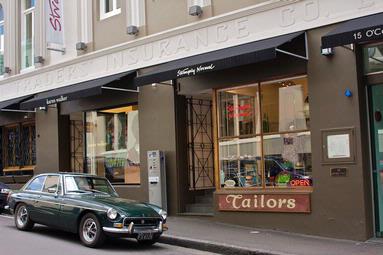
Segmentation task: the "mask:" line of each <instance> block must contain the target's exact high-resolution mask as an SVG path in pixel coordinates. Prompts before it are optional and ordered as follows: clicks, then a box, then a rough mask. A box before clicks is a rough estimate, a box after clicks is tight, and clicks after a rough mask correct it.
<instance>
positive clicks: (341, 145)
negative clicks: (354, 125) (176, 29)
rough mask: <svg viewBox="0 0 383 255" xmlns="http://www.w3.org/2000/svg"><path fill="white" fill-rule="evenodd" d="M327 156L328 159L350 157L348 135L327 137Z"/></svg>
mask: <svg viewBox="0 0 383 255" xmlns="http://www.w3.org/2000/svg"><path fill="white" fill-rule="evenodd" d="M327 154H328V155H327V157H328V158H329V159H337V158H349V157H351V150H350V135H349V134H340V135H329V136H327Z"/></svg>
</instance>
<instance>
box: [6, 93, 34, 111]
mask: <svg viewBox="0 0 383 255" xmlns="http://www.w3.org/2000/svg"><path fill="white" fill-rule="evenodd" d="M32 97H33V95H29V96H23V97H18V98H13V99H10V100H6V101H3V102H0V110H1V111H2V112H25V111H23V110H20V104H21V103H22V102H24V101H26V100H29V99H31V98H32Z"/></svg>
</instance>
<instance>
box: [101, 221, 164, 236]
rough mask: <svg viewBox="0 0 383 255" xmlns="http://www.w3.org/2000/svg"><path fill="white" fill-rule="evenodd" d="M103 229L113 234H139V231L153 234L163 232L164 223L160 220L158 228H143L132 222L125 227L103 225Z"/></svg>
mask: <svg viewBox="0 0 383 255" xmlns="http://www.w3.org/2000/svg"><path fill="white" fill-rule="evenodd" d="M102 230H104V232H107V233H111V234H130V235H132V234H139V233H153V234H161V233H162V232H163V223H162V222H160V223H159V224H158V227H157V228H142V227H137V228H135V227H134V223H133V222H131V223H130V224H129V226H128V227H124V228H113V227H103V228H102Z"/></svg>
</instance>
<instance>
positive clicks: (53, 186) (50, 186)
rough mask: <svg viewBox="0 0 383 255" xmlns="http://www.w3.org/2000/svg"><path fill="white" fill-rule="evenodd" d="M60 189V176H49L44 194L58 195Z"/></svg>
mask: <svg viewBox="0 0 383 255" xmlns="http://www.w3.org/2000/svg"><path fill="white" fill-rule="evenodd" d="M58 188H59V176H58V175H49V176H47V178H46V179H45V184H44V188H43V192H46V193H56V192H57V191H58Z"/></svg>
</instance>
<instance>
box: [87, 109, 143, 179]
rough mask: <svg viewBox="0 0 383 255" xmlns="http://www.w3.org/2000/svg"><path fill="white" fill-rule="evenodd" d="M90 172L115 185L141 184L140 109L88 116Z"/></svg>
mask: <svg viewBox="0 0 383 255" xmlns="http://www.w3.org/2000/svg"><path fill="white" fill-rule="evenodd" d="M86 121H87V123H86V126H87V131H86V148H87V167H88V171H89V172H91V173H93V174H97V175H99V176H105V177H106V178H108V179H109V180H110V181H111V182H113V183H125V184H139V183H140V157H139V155H140V153H139V130H138V107H137V106H128V107H121V108H116V109H109V110H103V111H98V112H87V113H86Z"/></svg>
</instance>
